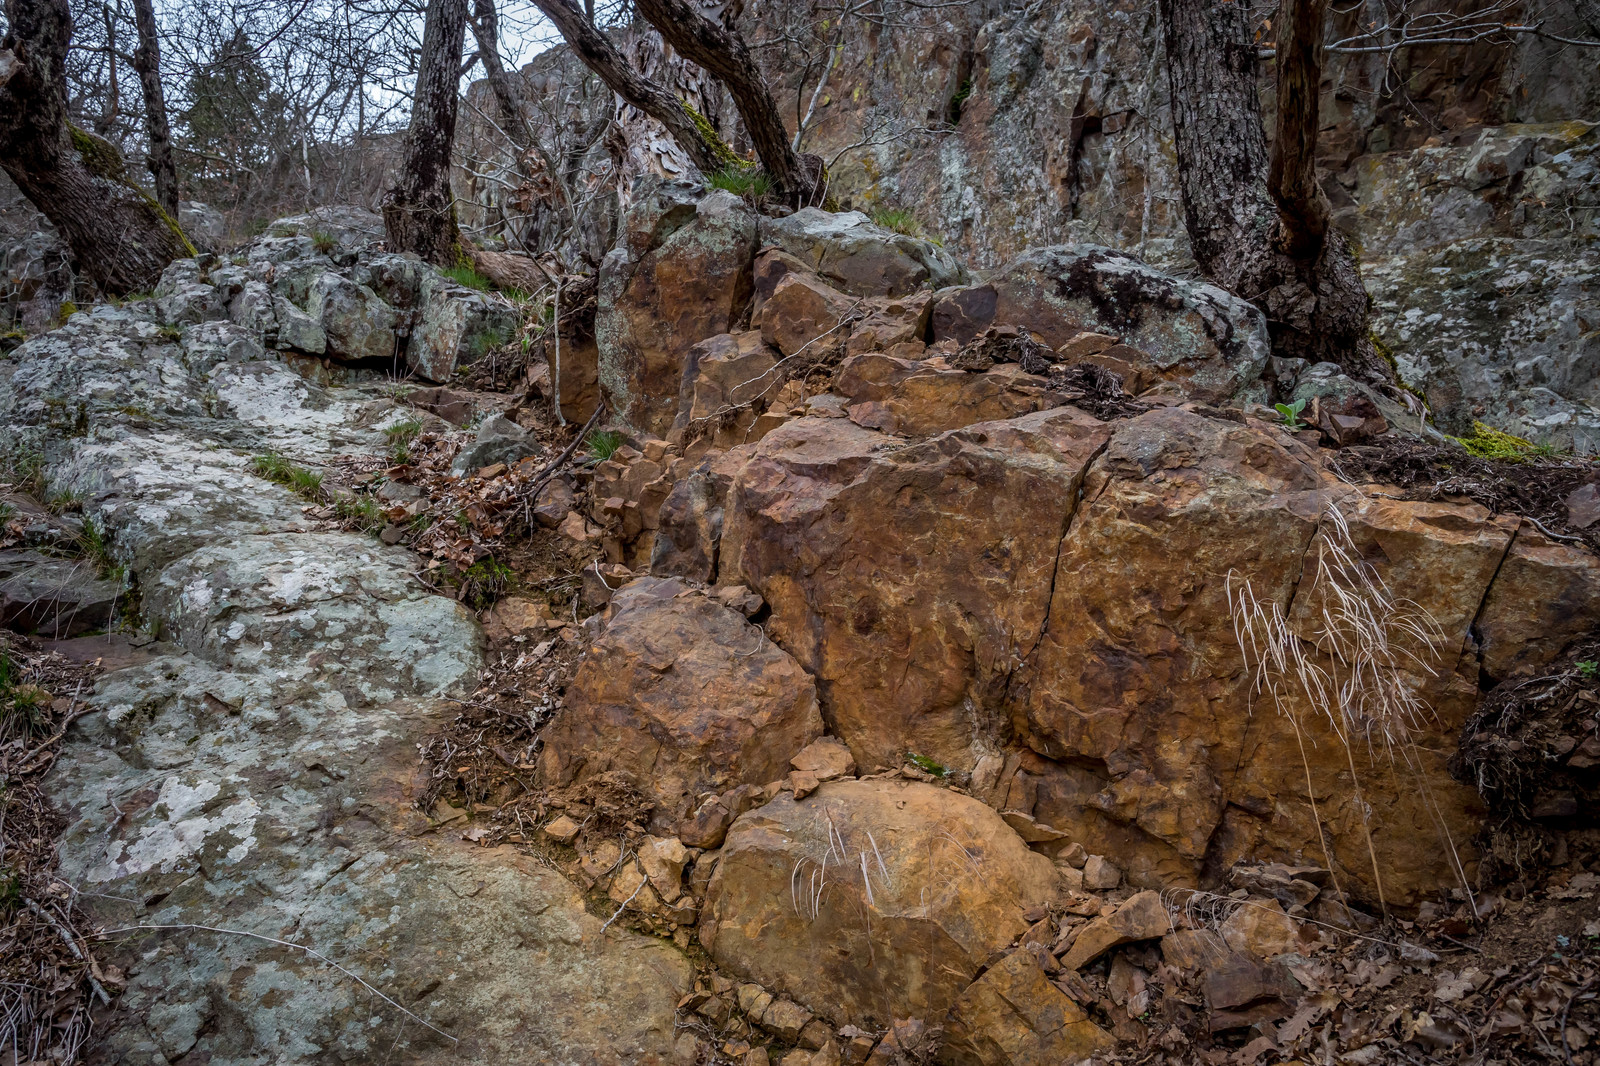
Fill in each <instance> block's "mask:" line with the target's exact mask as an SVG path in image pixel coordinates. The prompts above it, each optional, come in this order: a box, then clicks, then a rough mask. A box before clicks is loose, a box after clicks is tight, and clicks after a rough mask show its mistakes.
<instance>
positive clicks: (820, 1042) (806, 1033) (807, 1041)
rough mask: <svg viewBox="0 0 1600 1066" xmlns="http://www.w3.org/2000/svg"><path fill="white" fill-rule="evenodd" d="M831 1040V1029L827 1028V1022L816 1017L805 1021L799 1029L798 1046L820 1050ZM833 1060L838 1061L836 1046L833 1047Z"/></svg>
mask: <svg viewBox="0 0 1600 1066" xmlns="http://www.w3.org/2000/svg"><path fill="white" fill-rule="evenodd" d="M832 1040H833V1030H831V1029H829V1028H828V1026H827V1024H826V1023H825V1022H823V1021H822V1020H821V1019H818V1018H813V1019H811V1020H810V1021H809V1022H807V1023H806V1027H805V1028H804V1029H802V1030H800V1041H799V1043H800V1046H801V1047H803V1048H810V1049H811V1050H812V1051H820V1050H822V1049H823V1048H826V1047H827V1046H828V1044H829V1043H831V1042H832ZM833 1061H834V1062H838V1061H839V1049H838V1047H837V1046H835V1047H834V1049H833Z"/></svg>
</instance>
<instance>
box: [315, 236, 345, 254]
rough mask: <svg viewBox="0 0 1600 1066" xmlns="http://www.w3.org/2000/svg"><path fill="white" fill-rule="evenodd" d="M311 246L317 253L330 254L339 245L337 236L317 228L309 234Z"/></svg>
mask: <svg viewBox="0 0 1600 1066" xmlns="http://www.w3.org/2000/svg"><path fill="white" fill-rule="evenodd" d="M311 247H313V248H315V249H316V250H317V254H318V255H332V254H333V253H334V251H335V250H336V249H338V247H339V238H337V237H335V236H334V235H333V234H331V233H327V232H325V231H323V230H318V231H317V232H315V233H313V234H312V235H311Z"/></svg>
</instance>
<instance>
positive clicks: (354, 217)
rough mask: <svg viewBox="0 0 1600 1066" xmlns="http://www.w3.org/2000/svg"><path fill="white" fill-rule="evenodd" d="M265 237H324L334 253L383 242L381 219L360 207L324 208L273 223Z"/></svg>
mask: <svg viewBox="0 0 1600 1066" xmlns="http://www.w3.org/2000/svg"><path fill="white" fill-rule="evenodd" d="M266 236H267V237H268V238H271V237H301V238H307V239H309V238H313V237H318V236H320V237H327V238H330V239H332V240H333V242H334V245H335V248H336V249H338V250H343V251H357V250H360V249H363V248H366V247H368V246H370V245H371V244H373V243H375V242H377V241H381V240H383V239H384V228H383V218H382V216H380V215H379V214H378V213H377V212H375V211H369V210H367V209H366V208H364V207H356V206H353V205H351V204H328V205H324V206H321V207H315V208H312V209H311V210H310V211H308V212H306V213H305V214H303V215H292V216H290V217H288V218H280V219H277V220H276V221H274V222H272V223H271V224H270V225H268V226H267V229H266Z"/></svg>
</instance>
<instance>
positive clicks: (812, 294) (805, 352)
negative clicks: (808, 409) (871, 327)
mask: <svg viewBox="0 0 1600 1066" xmlns="http://www.w3.org/2000/svg"><path fill="white" fill-rule="evenodd" d="M858 302H859V301H856V300H852V299H851V298H850V297H848V296H846V295H844V294H843V293H841V292H838V291H836V290H834V289H832V288H830V287H829V286H828V285H826V284H825V283H823V282H822V281H821V280H820V279H818V278H817V277H816V276H815V275H813V274H810V273H808V272H804V271H791V272H788V273H785V274H784V275H783V276H782V277H781V278H780V279H779V280H778V282H777V284H776V285H774V286H773V288H772V291H771V294H770V295H767V296H765V297H764V298H761V299H758V300H757V301H756V306H755V310H754V313H753V314H752V316H751V323H752V324H753V325H755V326H757V328H759V329H760V330H761V339H762V340H764V341H765V342H766V343H767V344H769V345H771V346H772V347H773V348H775V349H777V350H778V351H779V352H780V353H782V356H783V358H784V359H785V360H786V362H787V372H788V373H789V374H790V375H791V376H793V375H797V374H799V373H800V372H803V371H804V370H806V369H807V368H808V367H812V366H822V365H827V364H830V363H836V362H838V361H839V360H840V359H841V358H843V356H844V351H845V343H846V342H847V341H848V340H849V339H850V334H849V328H848V326H849V321H850V319H851V316H852V315H853V314H854V312H855V309H856V304H857V303H858Z"/></svg>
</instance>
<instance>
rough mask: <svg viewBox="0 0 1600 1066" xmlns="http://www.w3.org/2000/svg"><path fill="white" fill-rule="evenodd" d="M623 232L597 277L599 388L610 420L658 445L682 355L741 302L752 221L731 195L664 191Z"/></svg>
mask: <svg viewBox="0 0 1600 1066" xmlns="http://www.w3.org/2000/svg"><path fill="white" fill-rule="evenodd" d="M623 226H624V230H625V233H624V239H623V240H622V241H621V242H619V244H618V247H617V248H616V249H614V250H613V251H612V252H611V253H610V254H609V255H607V256H606V258H605V261H604V262H603V263H602V264H601V267H600V283H599V286H600V287H599V308H598V310H597V312H596V318H595V337H596V342H597V345H598V374H599V379H600V385H601V388H602V389H603V391H604V392H605V394H606V396H607V397H608V398H609V399H610V401H611V409H612V411H613V412H614V413H615V415H616V416H617V417H618V418H619V419H621V420H622V421H623V422H625V423H626V424H628V425H630V426H632V427H634V428H635V429H637V430H640V431H643V432H648V433H652V434H654V435H656V436H665V435H666V433H667V432H668V431H669V430H670V429H671V428H672V422H673V419H674V417H675V416H676V414H677V407H678V391H679V386H680V384H681V383H682V380H683V366H684V359H685V357H686V356H687V355H688V352H689V349H690V348H691V347H693V346H694V345H695V344H697V343H699V342H700V341H703V340H705V339H706V338H707V337H713V336H716V335H717V334H719V333H726V332H728V330H729V328H730V327H732V325H733V323H734V320H735V319H736V318H737V317H738V315H739V314H740V313H741V312H742V311H743V309H744V306H745V304H746V302H747V301H748V299H749V295H750V265H751V261H752V259H753V258H754V256H755V241H756V219H755V214H754V212H752V211H751V210H750V208H749V207H748V206H747V205H746V204H745V203H744V201H743V200H741V199H739V198H738V197H736V196H734V195H732V194H731V193H727V192H721V191H713V192H709V193H706V192H703V191H702V190H701V189H699V187H698V186H688V185H686V184H685V183H672V182H668V183H663V184H661V185H659V186H657V187H656V188H655V189H653V190H651V191H650V192H649V193H648V194H647V195H645V196H643V197H641V198H640V199H639V200H637V201H636V202H635V203H634V205H633V206H632V207H630V208H629V209H628V212H627V215H626V217H625V218H624V220H623Z"/></svg>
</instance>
